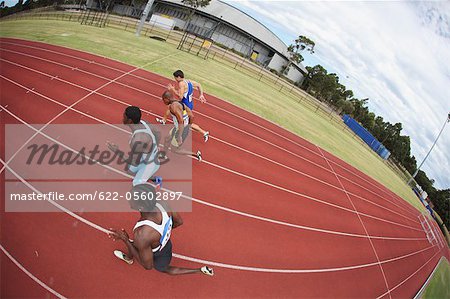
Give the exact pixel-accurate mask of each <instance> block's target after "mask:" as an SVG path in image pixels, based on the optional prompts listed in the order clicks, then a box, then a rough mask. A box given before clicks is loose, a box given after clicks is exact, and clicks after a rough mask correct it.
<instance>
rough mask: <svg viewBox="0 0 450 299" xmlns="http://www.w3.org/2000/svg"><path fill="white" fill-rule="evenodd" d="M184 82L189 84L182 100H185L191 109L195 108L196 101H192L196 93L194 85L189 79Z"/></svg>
mask: <svg viewBox="0 0 450 299" xmlns="http://www.w3.org/2000/svg"><path fill="white" fill-rule="evenodd" d="M184 83H186V85H187V90H186V92H185V93H184V94H183V98H182V99H181V102H183V103H184V104H185V105H186V106H188V107H189V109H191V110H193V109H194V102H193V101H192V100H193V99H192V96H193V95H194V85H193V84H192V82H191V81H189V80H184Z"/></svg>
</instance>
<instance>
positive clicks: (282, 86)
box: [1, 6, 411, 182]
mask: <svg viewBox="0 0 450 299" xmlns="http://www.w3.org/2000/svg"><path fill="white" fill-rule="evenodd" d="M82 15H83V10H81V11H79V10H65V11H58V10H54V8H53V7H52V6H50V7H44V8H39V9H36V10H30V11H26V12H20V13H16V14H13V15H9V16H7V17H4V18H2V19H1V20H2V21H3V20H17V19H43V20H61V21H69V22H81V18H82ZM99 17H102V15H101V14H100V15H99ZM138 22H139V20H137V19H134V18H130V17H127V16H119V15H114V14H110V15H109V16H108V18H107V19H106V23H105V26H106V27H111V28H116V29H120V30H125V31H129V32H132V33H135V32H136V27H137V25H138ZM141 35H143V36H146V37H152V38H157V39H159V40H164V41H165V42H167V43H170V44H173V45H174V46H177V45H178V44H179V43H180V40H181V38H182V37H183V32H182V31H179V30H175V29H174V28H171V27H167V26H165V25H164V24H158V23H154V22H152V23H148V22H146V23H145V25H144V27H143V28H142V31H141ZM188 38H189V39H191V40H192V45H189V47H191V51H190V52H192V53H194V54H195V53H198V54H200V53H201V51H203V50H204V49H203V39H195V38H194V36H193V35H191V36H189V37H188ZM202 55H205V56H206V57H205V58H207V59H213V60H216V61H218V62H220V63H221V64H223V65H224V66H226V67H229V68H233V69H236V70H238V71H239V72H241V73H245V74H247V75H248V76H250V77H252V78H257V80H259V81H261V82H263V83H265V84H268V85H271V86H273V88H274V89H276V90H278V91H279V92H280V94H282V95H287V96H291V97H292V96H293V97H294V99H296V101H297V102H298V103H302V104H303V105H304V107H306V108H307V109H309V110H310V111H312V112H314V113H316V114H319V113H320V114H321V115H322V116H323V117H325V118H328V119H329V120H330V121H331V122H333V123H334V124H335V125H336V126H337V127H338V128H340V129H342V130H343V131H347V132H348V133H349V134H350V135H352V136H353V138H354V139H355V140H356V141H357V142H359V143H361V144H362V145H363V146H366V147H367V145H366V144H365V143H364V142H363V141H362V140H361V138H359V137H358V136H357V135H356V134H355V133H354V132H352V131H351V130H350V129H349V128H348V127H347V126H346V125H345V124H344V123H343V121H342V119H341V116H340V115H339V113H337V112H336V111H335V110H334V109H332V108H331V107H329V106H328V105H326V104H325V103H322V102H321V101H319V100H318V99H316V98H314V97H313V96H311V95H310V94H308V93H306V92H305V91H304V90H302V89H300V88H299V87H297V86H296V85H294V84H292V83H291V82H288V81H287V80H286V79H285V78H283V77H282V76H279V75H277V74H274V73H272V72H270V71H269V70H267V69H266V68H264V67H263V66H261V65H258V64H256V63H254V62H252V61H250V60H249V59H248V58H246V57H243V56H241V55H239V54H236V53H234V52H233V51H232V50H230V49H228V48H224V47H221V46H220V45H218V44H214V42H213V43H212V45H211V46H210V48H209V50H208V52H207V54H205V53H202ZM370 152H372V151H370ZM374 157H376V158H378V159H379V160H380V161H384V160H382V159H381V158H380V157H379V156H378V155H376V154H374ZM386 165H387V166H388V167H389V168H391V169H392V170H393V171H394V172H395V173H397V174H398V175H399V176H400V177H401V178H402V179H403V180H405V182H406V181H408V179H409V178H410V177H411V175H410V174H409V173H408V172H407V171H406V169H404V168H403V167H402V166H399V165H398V163H395V161H393V160H392V159H389V160H388V161H387V162H386Z"/></svg>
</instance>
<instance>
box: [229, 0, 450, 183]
mask: <svg viewBox="0 0 450 299" xmlns="http://www.w3.org/2000/svg"><path fill="white" fill-rule="evenodd" d="M225 2H227V3H229V4H231V5H233V6H235V7H237V8H239V9H241V10H243V11H244V12H246V13H248V14H249V15H251V16H252V17H254V18H255V19H257V20H258V21H260V22H261V23H263V24H264V25H265V26H266V27H268V28H269V29H270V30H272V32H274V33H275V34H276V35H277V36H278V37H280V39H281V40H283V41H284V42H285V43H286V44H288V45H289V44H291V43H292V42H293V40H294V39H295V38H296V37H297V36H299V35H306V36H307V37H309V38H311V39H312V40H313V41H315V43H316V46H315V53H314V54H313V55H311V54H309V53H305V54H303V56H304V58H305V61H304V62H303V64H304V65H306V66H314V65H316V64H321V65H322V66H324V67H325V69H327V70H328V71H329V72H334V73H336V74H337V75H338V76H339V78H340V82H341V83H342V84H344V85H345V86H346V87H347V89H351V90H353V92H354V93H355V96H356V97H357V98H360V99H362V98H369V102H368V107H369V110H370V111H372V112H374V113H375V114H376V115H377V116H382V117H383V118H384V120H385V121H389V122H390V123H392V124H394V123H397V122H400V123H402V125H403V130H402V135H408V136H410V138H411V152H412V155H414V156H415V157H416V160H417V165H419V164H420V163H421V162H422V160H423V159H424V158H425V156H426V154H427V152H428V150H429V149H430V148H431V146H432V144H433V142H434V140H435V139H436V137H437V136H438V134H439V131H440V130H441V128H442V127H443V126H444V123H446V119H447V115H448V113H450V1H435V2H420V1H415V2H411V1H409V2H401V1H364V2H357V1H339V2H337V1H327V2H317V1H264V0H259V1H249V0H245V1H244V0H242V1H230V0H225ZM421 169H422V170H424V171H425V172H426V173H427V175H428V177H429V178H430V179H434V180H435V184H434V186H435V187H436V188H438V189H447V188H450V123H447V124H446V125H445V127H444V131H443V133H442V135H441V136H440V138H439V140H438V142H437V144H436V146H435V147H434V148H433V150H432V152H431V153H430V155H429V157H428V158H427V160H426V161H425V163H424V165H423V166H422V167H421Z"/></svg>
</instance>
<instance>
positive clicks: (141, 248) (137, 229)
mask: <svg viewBox="0 0 450 299" xmlns="http://www.w3.org/2000/svg"><path fill="white" fill-rule="evenodd" d="M131 193H132V194H133V199H132V200H131V202H130V204H131V208H132V209H134V210H137V211H139V212H140V213H141V218H140V219H139V221H138V222H137V223H136V225H135V226H134V229H133V234H134V240H133V241H132V240H130V239H129V236H128V234H127V232H126V231H125V230H124V229H122V230H120V231H119V230H114V229H110V230H111V233H110V234H109V236H110V238H113V239H114V240H122V241H123V242H124V243H125V245H126V246H127V248H128V254H127V255H125V254H124V253H123V252H121V251H119V250H115V251H114V255H115V256H116V257H117V258H119V259H121V260H123V261H125V262H126V263H127V264H130V265H131V264H132V263H133V259H135V260H136V261H138V263H139V264H141V265H142V266H143V267H144V268H145V269H146V270H151V269H153V268H155V269H156V270H157V271H159V272H163V273H167V274H170V275H181V274H193V273H202V274H205V275H208V276H213V275H214V270H213V269H212V268H210V267H208V266H203V267H201V268H197V269H192V268H179V267H174V266H171V265H170V261H171V260H172V242H171V241H170V235H171V232H172V229H175V228H177V227H179V226H180V225H182V224H183V220H182V219H181V216H180V215H179V214H178V213H176V212H167V211H166V210H165V209H164V207H163V206H162V205H161V204H159V203H156V195H155V188H154V187H153V186H152V185H150V184H140V185H137V186H134V187H133V189H132V191H131ZM150 194H152V195H153V196H151V195H150ZM136 195H138V196H136ZM149 198H151V199H149Z"/></svg>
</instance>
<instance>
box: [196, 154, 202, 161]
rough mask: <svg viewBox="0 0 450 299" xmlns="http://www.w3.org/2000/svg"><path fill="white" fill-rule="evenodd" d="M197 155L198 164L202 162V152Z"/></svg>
mask: <svg viewBox="0 0 450 299" xmlns="http://www.w3.org/2000/svg"><path fill="white" fill-rule="evenodd" d="M195 155H196V156H197V160H198V162H202V152H201V151H197V153H196V154H195Z"/></svg>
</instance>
